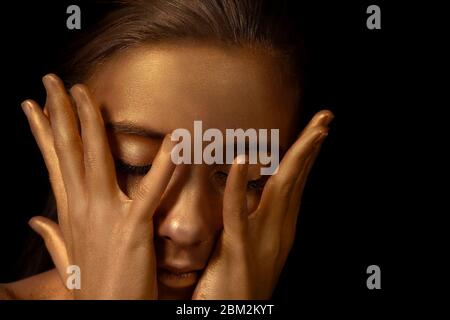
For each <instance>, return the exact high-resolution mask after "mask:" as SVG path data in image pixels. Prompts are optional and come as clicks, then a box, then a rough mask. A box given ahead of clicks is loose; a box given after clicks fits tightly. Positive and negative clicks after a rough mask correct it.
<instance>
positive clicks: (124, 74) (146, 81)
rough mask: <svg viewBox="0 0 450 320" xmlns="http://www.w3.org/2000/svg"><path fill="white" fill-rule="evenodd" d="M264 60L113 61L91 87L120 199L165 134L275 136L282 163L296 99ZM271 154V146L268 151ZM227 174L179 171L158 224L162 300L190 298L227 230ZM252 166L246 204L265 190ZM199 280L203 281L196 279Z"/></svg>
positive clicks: (209, 169) (192, 48) (138, 53)
mask: <svg viewBox="0 0 450 320" xmlns="http://www.w3.org/2000/svg"><path fill="white" fill-rule="evenodd" d="M281 79H282V78H281V76H280V74H279V70H278V68H277V65H276V63H275V62H274V60H273V59H272V58H270V57H269V56H268V55H264V54H262V53H261V52H260V53H258V52H256V51H251V50H250V49H242V48H223V47H218V46H212V45H211V46H208V45H200V44H195V45H194V44H185V43H179V44H164V45H157V46H151V47H150V46H148V47H141V48H135V49H128V50H127V51H125V52H123V53H120V54H117V55H116V56H114V57H113V58H111V59H110V60H108V62H107V63H105V64H103V65H102V66H101V67H99V68H98V69H97V70H96V72H95V74H94V75H93V76H92V77H91V78H90V79H89V80H88V81H87V85H88V86H89V87H90V89H91V91H92V92H93V93H94V96H95V98H96V99H97V101H98V102H99V103H100V107H101V109H102V112H103V114H104V118H105V123H106V124H107V130H108V135H109V138H110V144H111V148H112V152H113V156H114V158H115V159H116V161H118V162H120V163H121V164H120V165H119V164H118V165H117V166H116V169H117V177H118V180H119V184H120V186H121V188H122V190H123V191H124V192H125V193H126V194H127V195H128V196H129V197H131V198H133V193H134V192H135V190H136V186H137V184H138V183H139V181H140V179H141V178H142V176H143V175H144V174H145V173H146V171H148V169H149V165H151V163H152V161H153V159H154V157H155V155H156V153H157V151H158V149H159V147H160V145H161V142H162V139H163V137H164V135H165V134H168V133H171V132H172V131H173V130H175V129H178V128H185V129H188V130H189V131H190V132H191V136H192V137H193V136H194V134H193V124H194V121H195V120H201V121H202V126H203V131H204V130H206V129H208V128H217V129H219V130H221V131H222V133H225V129H227V128H228V129H237V128H242V129H244V130H246V129H249V128H254V129H256V130H258V129H279V134H280V157H281V156H282V152H283V150H286V149H287V148H288V147H289V143H290V141H291V140H292V138H293V130H294V129H295V120H294V118H295V117H294V103H293V101H294V99H293V90H290V89H289V88H286V87H285V86H283V81H282V80H281ZM269 148H270V146H269ZM228 170H229V165H214V164H213V165H207V164H199V165H194V164H193V165H188V164H184V165H179V166H177V168H176V170H175V172H174V175H173V177H172V179H171V181H170V183H169V185H168V188H167V190H166V192H165V194H164V196H163V198H162V201H161V203H160V206H159V208H158V210H157V212H156V213H155V215H154V224H155V229H154V230H155V249H156V255H157V265H158V284H159V287H158V289H159V293H160V297H161V298H164V297H165V298H189V294H190V293H191V292H192V290H193V289H194V288H195V284H196V283H197V281H198V277H199V276H200V274H201V270H202V269H204V268H205V267H206V265H207V263H208V258H209V256H210V254H211V253H212V250H213V249H214V244H215V240H216V239H217V237H218V236H219V235H220V232H221V229H222V197H223V192H224V188H225V181H226V176H227V172H228ZM260 178H261V176H260V170H259V168H258V166H257V165H251V166H250V167H249V177H248V179H249V180H252V182H250V183H249V184H248V193H247V195H248V196H247V201H248V207H249V210H250V212H251V211H252V210H253V209H255V208H256V206H257V204H258V201H259V198H260V195H261V192H262V188H263V179H260ZM190 271H197V272H190Z"/></svg>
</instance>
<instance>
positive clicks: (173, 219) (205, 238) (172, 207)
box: [155, 168, 222, 247]
mask: <svg viewBox="0 0 450 320" xmlns="http://www.w3.org/2000/svg"><path fill="white" fill-rule="evenodd" d="M178 169H179V168H177V170H178ZM197 171H198V170H197ZM176 180H177V181H175V182H174V183H172V184H169V186H168V189H167V191H166V192H165V195H164V197H163V199H162V201H161V204H160V206H159V208H158V211H157V212H156V215H155V231H156V233H157V237H159V238H160V239H164V240H166V241H169V242H172V245H175V246H177V247H189V246H196V245H199V244H202V243H205V242H209V241H213V239H214V237H215V235H216V233H217V232H218V230H220V228H221V221H222V219H221V213H220V212H219V211H220V208H219V207H220V200H219V199H216V196H215V194H214V193H213V192H211V191H210V189H211V188H210V187H209V186H208V182H207V181H206V180H207V179H205V177H202V174H200V173H199V172H197V174H196V173H195V172H191V173H190V174H189V173H187V172H185V174H184V178H183V177H180V176H178V177H177V178H176Z"/></svg>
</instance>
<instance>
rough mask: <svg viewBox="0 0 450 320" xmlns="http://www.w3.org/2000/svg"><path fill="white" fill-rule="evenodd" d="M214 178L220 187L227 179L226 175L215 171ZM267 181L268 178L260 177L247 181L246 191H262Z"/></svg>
mask: <svg viewBox="0 0 450 320" xmlns="http://www.w3.org/2000/svg"><path fill="white" fill-rule="evenodd" d="M215 178H216V180H217V181H218V182H219V183H220V184H221V185H223V186H225V185H226V181H227V178H228V174H227V173H226V172H223V171H217V172H216V173H215ZM267 179H268V176H262V177H261V178H259V179H255V180H249V181H248V182H247V190H249V191H262V190H263V189H264V186H265V185H266V182H267Z"/></svg>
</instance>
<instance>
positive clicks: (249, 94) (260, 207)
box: [4, 43, 332, 299]
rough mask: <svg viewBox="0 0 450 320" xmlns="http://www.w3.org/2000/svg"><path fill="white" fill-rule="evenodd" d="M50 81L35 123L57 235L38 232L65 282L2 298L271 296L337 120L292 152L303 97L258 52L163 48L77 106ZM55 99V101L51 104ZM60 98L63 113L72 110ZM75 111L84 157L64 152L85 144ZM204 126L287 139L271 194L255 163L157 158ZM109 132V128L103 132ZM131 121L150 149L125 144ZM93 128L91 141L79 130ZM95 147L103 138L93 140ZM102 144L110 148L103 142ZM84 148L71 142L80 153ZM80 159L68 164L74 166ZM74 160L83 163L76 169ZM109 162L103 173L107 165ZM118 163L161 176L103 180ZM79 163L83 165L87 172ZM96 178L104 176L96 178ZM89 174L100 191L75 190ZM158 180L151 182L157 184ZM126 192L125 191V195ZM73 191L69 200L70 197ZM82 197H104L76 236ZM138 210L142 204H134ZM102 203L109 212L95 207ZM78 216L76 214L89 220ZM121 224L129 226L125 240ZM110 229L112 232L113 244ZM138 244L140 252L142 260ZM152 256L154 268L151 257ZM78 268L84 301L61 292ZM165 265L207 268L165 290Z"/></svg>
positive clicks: (122, 64) (30, 282)
mask: <svg viewBox="0 0 450 320" xmlns="http://www.w3.org/2000/svg"><path fill="white" fill-rule="evenodd" d="M49 78H50V80H49ZM46 82H53V85H52V84H48V83H46V88H47V93H48V95H49V96H50V98H48V100H47V103H46V106H45V114H44V113H42V112H40V111H39V109H38V106H37V104H36V103H35V102H33V101H30V100H29V101H28V102H27V105H28V106H29V107H31V109H30V110H29V111H28V112H26V113H27V117H28V119H29V121H30V126H31V127H32V130H33V134H34V135H35V137H36V140H37V141H38V145H39V146H40V148H41V151H42V152H43V155H44V159H45V160H46V164H47V167H48V168H49V174H50V178H51V181H52V187H53V190H54V191H55V195H56V197H57V203H58V211H59V221H60V226H59V227H58V226H57V225H56V224H51V223H50V222H49V221H48V220H46V219H43V218H35V219H34V220H32V221H31V223H30V224H31V226H32V227H33V229H35V230H36V231H37V232H38V233H40V234H41V235H42V236H43V237H44V239H46V244H47V247H48V249H49V251H50V253H51V255H52V258H53V260H54V262H55V265H56V267H57V269H58V271H59V276H58V272H56V271H55V270H53V271H49V272H47V273H44V274H41V275H38V276H35V277H32V278H29V279H24V280H21V281H18V282H15V283H11V284H7V285H5V286H4V288H5V289H6V291H5V292H7V293H8V294H9V296H10V297H14V298H43V299H47V298H80V299H90V298H92V299H101V298H108V299H116V298H127V299H130V298H131V299H133V298H138V299H139V298H140V299H182V298H183V299H190V298H193V299H247V298H253V299H258V298H262V299H265V298H269V297H270V295H271V293H272V290H273V288H274V286H275V284H276V282H277V280H278V276H279V273H280V272H281V270H282V267H283V265H284V263H285V260H286V257H287V254H288V252H289V250H290V247H291V245H292V242H293V239H294V236H295V223H296V219H297V212H298V208H299V205H300V198H301V193H302V189H303V186H304V183H305V181H306V177H307V174H308V172H309V170H310V168H311V166H312V164H313V162H314V159H315V157H316V155H317V153H318V151H319V148H320V144H321V142H322V141H323V139H324V137H325V136H326V133H327V125H328V124H329V122H330V121H331V118H332V114H331V113H330V112H329V111H322V112H320V113H318V114H317V115H316V116H315V117H314V118H313V119H312V120H311V122H310V124H309V125H308V126H307V128H305V130H304V131H303V133H302V135H301V136H300V137H299V138H298V139H297V140H296V142H295V143H294V144H293V145H292V146H291V147H290V148H289V146H290V144H291V143H292V141H293V140H294V139H295V137H294V136H293V131H294V130H295V122H294V116H293V115H294V112H295V111H294V103H293V101H294V97H293V95H294V94H295V93H294V92H293V90H291V89H290V88H289V87H287V86H286V85H284V82H283V80H282V77H281V75H280V74H279V71H278V69H277V65H276V63H275V60H274V59H273V58H271V57H270V56H268V55H267V54H264V53H263V52H261V51H260V50H250V49H248V48H247V49H237V48H224V47H218V46H213V45H206V44H189V43H167V44H160V45H158V46H144V47H141V48H134V49H128V50H127V51H126V52H123V53H121V54H118V55H116V56H114V57H113V58H112V59H110V60H108V62H107V63H106V64H104V65H102V66H101V67H99V68H98V69H97V70H96V72H95V73H94V74H93V76H92V77H91V78H90V79H88V80H87V81H86V83H85V84H86V86H87V87H88V88H89V90H88V89H87V87H85V86H75V87H74V88H72V90H71V94H72V96H73V97H74V99H75V101H76V103H77V106H76V108H75V107H73V106H70V103H68V102H67V101H69V100H68V99H67V98H68V96H65V97H64V94H63V93H62V92H63V91H64V90H63V88H62V87H61V86H60V87H59V88H58V83H59V80H58V79H57V77H56V76H54V75H52V76H50V77H47V80H46ZM52 86H53V89H52V88H51V87H52ZM88 91H90V93H89V92H88ZM52 96H53V97H54V96H58V98H53V100H52V98H51V97H52ZM61 97H63V98H66V101H65V102H62V101H63V100H64V99H63V100H61V99H62V98H61ZM52 101H54V103H52ZM61 105H64V106H65V108H66V109H65V112H61V110H59V109H57V108H61ZM72 108H74V109H75V110H77V111H78V112H77V113H78V116H80V121H81V127H82V134H81V137H80V136H79V135H78V137H79V138H80V139H79V141H78V140H77V141H78V143H79V145H78V148H79V149H78V150H79V154H78V155H77V154H76V153H75V154H74V153H73V152H72V154H71V155H67V154H62V152H60V150H58V148H60V149H61V148H62V145H63V144H62V143H57V142H56V141H58V139H61V137H66V138H67V136H68V135H69V136H70V134H72V135H73V136H76V134H75V131H76V129H74V128H76V126H75V125H74V123H75V122H74V121H76V117H77V114H72V115H73V118H71V119H69V118H70V117H68V114H70V112H69V110H71V109H72ZM58 110H59V113H58ZM83 114H84V116H83ZM100 114H101V115H102V118H103V122H102V121H101V120H100V117H99V115H100ZM96 115H97V116H96ZM47 116H49V117H47ZM57 120H60V121H59V122H58V125H56V123H55V121H57ZM194 120H202V121H203V129H204V130H206V129H207V128H219V129H221V130H223V132H224V130H225V128H243V129H247V128H255V129H259V128H267V129H271V128H278V129H280V144H281V148H282V149H284V150H287V149H288V148H289V151H288V152H287V153H286V156H285V157H284V158H283V161H282V163H281V165H280V170H279V172H278V173H277V174H276V175H275V176H273V177H271V178H270V179H269V180H268V182H267V184H266V186H265V187H264V192H262V190H254V189H249V188H248V185H247V181H248V180H256V179H258V178H259V177H260V176H259V168H258V166H255V165H250V166H248V165H238V164H233V166H225V165H220V166H219V165H179V166H176V167H175V166H174V165H173V164H171V162H170V160H169V159H168V156H167V155H168V153H169V152H168V150H170V144H169V143H168V142H167V143H166V144H165V147H161V143H162V139H163V138H164V136H165V135H167V134H169V133H170V132H172V131H173V130H174V129H177V128H187V129H191V128H192V126H193V122H194ZM63 123H65V124H66V125H65V126H63V125H62V124H63ZM104 123H106V124H108V125H107V126H106V127H107V130H106V131H103V133H102V129H101V128H103V124H104ZM119 123H121V124H122V126H118V125H117V124H119ZM124 123H128V124H133V125H134V126H136V127H140V128H143V129H146V130H147V131H152V132H153V137H148V136H147V137H144V136H142V134H141V135H137V134H135V133H132V132H130V130H128V131H126V132H124V130H123V128H124V126H123V124H124ZM49 124H51V126H50V125H49ZM70 124H72V126H70ZM70 128H72V129H70ZM83 128H91V129H92V128H94V129H93V130H91V131H89V130H88V129H85V130H84V132H83ZM70 131H72V132H71V133H70ZM67 132H69V134H68V133H67ZM88 133H91V135H90V136H89V135H88ZM93 135H95V136H96V137H97V138H96V139H92V138H89V137H91V136H93ZM58 136H59V138H58ZM102 136H103V137H104V139H103V140H104V141H103V144H102V139H99V138H98V137H102ZM52 140H53V141H52ZM74 140H76V139H71V141H72V143H73V141H74ZM93 141H95V142H93ZM99 141H100V142H99ZM105 141H108V142H109V143H104V142H105ZM89 143H90V144H91V147H92V149H93V150H97V151H98V150H102V151H104V152H99V153H96V152H86V149H88V148H89V147H88V146H89ZM75 144H77V143H75ZM55 146H56V147H55ZM109 148H110V149H111V150H110V151H109ZM71 149H72V150H73V149H74V148H73V147H72V148H71ZM75 149H76V148H75ZM159 149H161V150H160V153H159V154H158V157H157V152H158V150H159ZM83 150H84V155H83ZM108 151H109V152H108ZM92 153H96V154H94V155H93V154H92ZM108 154H109V156H108ZM111 155H112V156H111ZM70 156H72V161H70V160H68V159H66V158H70ZM77 157H78V159H79V160H80V161H73V158H77ZM83 157H84V161H83ZM99 158H101V159H103V161H101V162H100V161H98V159H99ZM117 158H120V159H121V160H122V161H124V162H126V163H129V164H132V165H137V166H142V165H147V164H150V163H152V164H153V167H152V168H151V169H150V172H149V173H148V174H147V175H146V176H145V177H144V176H130V175H126V174H123V173H121V172H115V171H113V169H111V168H113V166H112V165H110V167H111V168H110V169H111V170H109V171H108V170H105V175H102V173H101V172H100V173H99V172H98V171H102V170H99V169H101V168H99V166H97V165H96V164H98V163H101V164H104V163H105V161H106V163H111V164H112V163H113V162H114V159H117ZM86 159H88V160H89V161H86ZM96 159H97V160H96ZM105 159H106V160H105ZM65 161H67V162H65ZM74 163H81V164H83V163H84V166H83V165H81V167H79V168H78V171H77V169H74V168H75V167H76V165H74ZM90 166H93V167H94V168H95V170H93V169H92V168H90V169H89V167H90ZM83 167H84V168H83ZM106 167H108V165H106ZM230 167H231V168H230ZM64 168H65V169H64ZM89 170H91V172H92V174H91V176H92V177H96V179H92V180H93V181H94V180H95V181H96V180H99V181H102V180H103V183H104V185H101V184H99V183H89V182H86V181H85V180H89V179H88V178H86V177H88V176H89V175H88V174H87V175H86V176H85V180H83V181H81V180H78V178H77V174H76V173H77V172H78V173H80V172H89ZM221 172H226V173H228V174H229V176H228V179H227V180H226V185H225V182H224V181H223V179H218V177H222V175H221V174H220V173H221ZM151 174H153V177H149V176H150V175H151ZM81 175H83V174H81ZM115 176H116V177H115ZM64 177H66V178H64ZM70 180H73V181H78V182H79V185H81V187H80V186H78V187H76V186H75V185H76V184H73V185H71V184H70V183H69V181H70ZM116 181H117V182H116ZM155 181H158V183H156V182H155ZM89 185H91V187H86V186H89ZM142 185H146V186H147V187H146V188H142ZM82 186H85V187H84V188H83V187H82ZM105 186H107V187H105ZM116 186H120V189H121V190H122V191H123V194H121V193H120V192H119V191H118V190H117V188H116ZM67 189H70V190H71V192H70V196H67V195H68V194H69V193H67V192H66V190H67ZM143 189H144V190H145V192H143V191H142V190H143ZM86 190H87V193H89V194H92V195H94V194H95V196H91V197H87V198H91V200H90V202H89V203H91V205H90V206H85V207H84V208H89V210H87V211H89V212H91V214H87V215H86V218H85V219H84V220H80V221H78V224H77V219H74V218H71V217H73V216H74V215H75V213H74V212H75V210H71V209H70V207H71V206H70V205H68V204H67V202H69V203H70V201H71V199H70V198H71V197H74V199H72V203H77V202H80V201H79V200H78V201H77V199H76V197H77V196H80V197H83V196H81V195H80V194H83V195H84V196H85V194H86ZM261 193H262V195H261ZM73 194H74V195H73ZM111 194H118V196H117V198H116V200H115V201H117V202H114V201H113V200H110V198H109V197H110V196H111ZM261 197H262V198H261ZM58 198H59V201H58ZM85 198H86V197H85ZM85 198H84V199H85ZM99 199H102V200H99ZM104 199H107V200H106V201H103V200H104ZM117 199H118V200H117ZM260 199H261V201H260ZM138 201H140V202H141V205H133V203H138ZM96 203H107V204H105V205H104V206H103V207H101V206H98V205H92V204H96ZM142 203H144V204H142ZM112 204H114V205H112ZM72 207H73V206H72ZM117 208H119V209H117ZM130 208H131V209H130ZM81 211H83V210H80V212H81ZM85 211H86V210H85ZM116 211H123V215H124V216H127V217H136V216H139V214H140V216H141V217H143V220H135V219H134V218H130V219H124V218H122V216H119V217H120V218H117V215H120V214H122V213H117V212H116ZM80 212H77V214H79V215H83V214H86V213H85V212H84V213H83V212H81V213H80ZM106 212H108V213H106ZM112 212H113V213H112ZM111 216H113V217H112V218H111ZM98 217H101V219H99V218H98ZM152 217H153V226H152V224H151V221H152ZM86 219H88V220H89V219H90V220H89V221H93V222H92V223H90V227H89V230H92V232H91V233H89V232H86V225H87V221H86ZM114 219H115V220H114ZM105 220H106V221H107V222H110V223H105ZM129 221H139V223H134V224H133V223H131V224H130V222H129ZM148 221H150V223H148ZM123 225H127V226H128V228H127V229H125V230H126V231H125V232H124V231H123V230H124V228H123V227H122V226H123ZM117 226H119V227H117ZM112 230H116V232H114V233H111V231H112ZM117 230H119V231H117ZM86 234H87V235H86ZM111 234H113V235H114V236H111ZM81 235H83V237H81ZM89 236H90V237H89ZM86 238H88V239H89V241H87V240H86ZM111 239H112V240H111ZM130 243H135V245H129V244H130ZM141 243H144V244H143V245H142V247H143V248H144V250H136V249H135V248H136V245H138V246H139V245H140V244H141ZM93 244H95V245H93ZM153 245H154V248H155V256H152V255H151V254H149V252H151V251H152V247H153ZM133 250H134V251H133ZM210 256H211V259H210V260H208V258H209V257H210ZM111 257H112V258H111ZM119 257H121V258H119ZM69 262H70V263H72V264H78V265H80V266H81V269H82V290H76V291H75V293H74V294H72V293H71V292H68V291H67V290H66V289H65V288H64V286H63V284H62V281H61V280H59V277H62V278H63V279H65V276H66V275H65V274H64V270H65V266H66V265H67V264H68V263H69ZM168 266H171V267H180V268H182V267H183V266H187V267H188V269H189V270H192V269H201V270H202V271H203V274H202V275H201V277H199V274H197V275H193V276H190V277H189V278H188V279H175V280H174V279H172V278H170V277H169V279H168V278H167V277H163V276H159V277H158V278H156V274H158V275H160V272H159V271H157V270H158V267H160V268H166V267H168ZM169 269H170V267H169ZM161 274H162V272H161ZM83 275H84V276H83ZM237 283H238V284H239V285H236V284H237ZM131 284H133V285H131ZM48 292H54V294H52V293H48Z"/></svg>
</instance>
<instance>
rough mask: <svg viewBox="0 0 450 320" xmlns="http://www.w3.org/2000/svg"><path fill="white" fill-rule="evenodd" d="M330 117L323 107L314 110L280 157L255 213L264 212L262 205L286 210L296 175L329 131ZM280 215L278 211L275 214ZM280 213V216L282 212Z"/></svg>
mask: <svg viewBox="0 0 450 320" xmlns="http://www.w3.org/2000/svg"><path fill="white" fill-rule="evenodd" d="M332 119H333V114H332V113H331V112H330V111H328V110H324V111H321V112H319V113H317V114H316V115H315V116H314V117H313V118H312V119H311V121H310V123H309V124H308V125H307V127H306V128H305V129H304V130H303V132H302V133H301V134H300V136H299V138H298V139H297V141H296V142H295V143H294V144H293V145H292V146H291V148H289V150H288V152H287V153H286V154H285V156H284V157H283V160H282V162H281V164H280V168H279V170H278V173H277V174H275V175H274V176H272V177H270V179H269V181H268V182H267V184H266V187H265V188H264V191H263V194H262V196H261V201H260V203H259V206H258V209H259V210H258V212H263V211H264V210H261V209H263V208H268V211H269V212H270V211H272V210H271V209H270V207H273V206H274V205H275V203H277V204H282V205H281V206H278V210H277V211H283V212H285V211H286V210H287V207H288V205H289V201H290V197H291V194H292V191H293V189H294V187H295V185H296V182H297V180H298V177H299V176H300V174H301V172H302V170H303V168H304V167H305V166H306V162H307V159H308V158H309V156H310V155H311V154H312V153H313V152H314V150H315V148H316V147H317V146H319V145H320V144H321V143H322V141H323V140H324V139H325V138H326V136H327V134H328V124H329V123H330V122H331V120H332ZM277 216H280V214H277ZM281 216H282V215H281Z"/></svg>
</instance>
